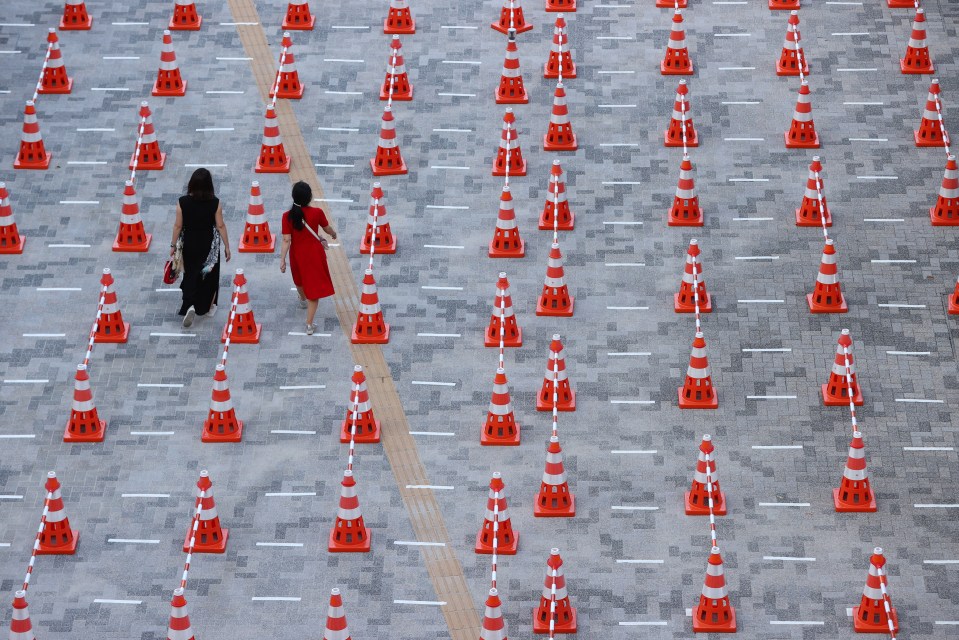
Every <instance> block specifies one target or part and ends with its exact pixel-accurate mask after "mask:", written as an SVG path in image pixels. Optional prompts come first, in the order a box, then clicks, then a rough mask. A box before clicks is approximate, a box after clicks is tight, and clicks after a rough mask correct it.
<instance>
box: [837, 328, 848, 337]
mask: <svg viewBox="0 0 959 640" xmlns="http://www.w3.org/2000/svg"><path fill="white" fill-rule="evenodd" d="M839 333H841V334H842V335H844V336H848V335H849V329H843V330H842V331H840V332H839Z"/></svg>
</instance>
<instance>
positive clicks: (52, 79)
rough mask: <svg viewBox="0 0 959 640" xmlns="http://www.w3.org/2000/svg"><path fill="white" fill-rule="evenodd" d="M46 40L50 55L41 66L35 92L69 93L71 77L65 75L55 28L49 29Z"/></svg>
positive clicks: (71, 82)
mask: <svg viewBox="0 0 959 640" xmlns="http://www.w3.org/2000/svg"><path fill="white" fill-rule="evenodd" d="M47 42H48V43H50V57H49V58H47V64H46V66H45V67H44V68H43V75H42V76H41V77H40V86H39V87H37V93H39V94H45V93H70V91H71V90H72V89H73V78H71V77H70V76H69V75H67V68H66V66H65V65H64V64H63V57H62V56H61V54H60V41H59V39H58V38H57V30H56V29H50V31H49V33H48V34H47Z"/></svg>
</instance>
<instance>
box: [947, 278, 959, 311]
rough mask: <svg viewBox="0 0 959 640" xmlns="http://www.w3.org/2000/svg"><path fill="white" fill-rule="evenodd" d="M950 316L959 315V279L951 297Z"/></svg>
mask: <svg viewBox="0 0 959 640" xmlns="http://www.w3.org/2000/svg"><path fill="white" fill-rule="evenodd" d="M949 315H951V316H956V315H959V278H957V279H956V288H955V289H954V290H953V292H952V295H951V296H949Z"/></svg>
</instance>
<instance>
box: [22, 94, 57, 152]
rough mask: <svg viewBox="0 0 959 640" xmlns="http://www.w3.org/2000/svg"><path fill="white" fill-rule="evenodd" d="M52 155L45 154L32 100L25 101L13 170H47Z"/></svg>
mask: <svg viewBox="0 0 959 640" xmlns="http://www.w3.org/2000/svg"><path fill="white" fill-rule="evenodd" d="M52 157H53V154H52V153H47V150H46V149H45V148H44V146H43V136H42V135H41V134H40V123H39V122H37V110H36V108H34V106H33V100H27V104H26V106H25V107H24V108H23V133H21V134H20V151H19V152H18V153H17V157H16V158H15V159H14V161H13V168H14V169H49V168H50V159H51V158H52Z"/></svg>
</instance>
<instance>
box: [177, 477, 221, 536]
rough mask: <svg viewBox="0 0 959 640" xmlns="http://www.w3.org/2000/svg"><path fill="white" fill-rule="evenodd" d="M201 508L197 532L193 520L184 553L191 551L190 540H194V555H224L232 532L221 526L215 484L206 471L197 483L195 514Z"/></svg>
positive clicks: (188, 531)
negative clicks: (214, 492)
mask: <svg viewBox="0 0 959 640" xmlns="http://www.w3.org/2000/svg"><path fill="white" fill-rule="evenodd" d="M197 507H200V517H199V518H198V520H197V528H196V532H195V533H194V531H193V520H192V519H191V520H190V528H189V529H188V530H187V532H186V540H184V542H183V551H185V552H186V551H190V539H191V538H193V537H194V535H195V536H196V538H195V539H194V540H193V553H223V552H225V551H226V542H227V540H228V539H229V537H230V530H229V529H227V528H226V527H221V526H220V516H219V515H217V512H216V500H215V499H214V498H213V482H212V481H211V480H210V474H209V473H208V472H207V470H206V469H204V470H203V471H201V472H200V479H199V480H197V482H196V502H195V503H194V504H193V513H194V515H195V514H196V508H197Z"/></svg>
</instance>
